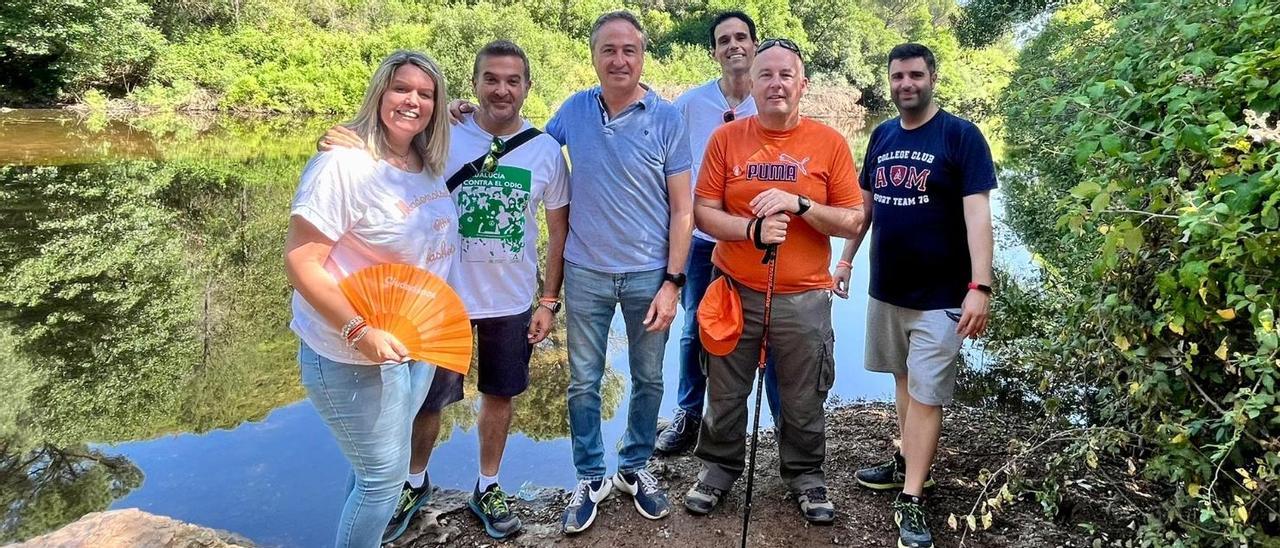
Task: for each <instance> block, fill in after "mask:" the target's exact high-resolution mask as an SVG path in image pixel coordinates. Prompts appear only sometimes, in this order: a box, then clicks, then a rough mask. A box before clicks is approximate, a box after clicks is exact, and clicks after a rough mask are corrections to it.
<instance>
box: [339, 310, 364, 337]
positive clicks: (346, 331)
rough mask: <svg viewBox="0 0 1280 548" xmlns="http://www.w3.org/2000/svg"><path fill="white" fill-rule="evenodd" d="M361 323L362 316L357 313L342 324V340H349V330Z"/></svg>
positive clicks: (362, 321) (362, 320)
mask: <svg viewBox="0 0 1280 548" xmlns="http://www.w3.org/2000/svg"><path fill="white" fill-rule="evenodd" d="M362 323H364V317H362V316H359V315H357V316H356V317H354V318H351V319H350V320H349V321H347V324H346V325H344V326H342V340H350V339H351V332H352V331H355V329H356V328H357V327H360V324H362Z"/></svg>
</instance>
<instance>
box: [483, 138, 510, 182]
mask: <svg viewBox="0 0 1280 548" xmlns="http://www.w3.org/2000/svg"><path fill="white" fill-rule="evenodd" d="M505 150H507V143H506V141H503V140H502V139H499V138H497V137H494V138H493V141H492V142H490V143H489V153H488V154H486V155H485V156H484V167H483V168H482V169H481V171H480V172H481V173H493V172H494V170H496V169H498V155H499V154H502V152H503V151H505Z"/></svg>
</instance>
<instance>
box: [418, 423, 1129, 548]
mask: <svg viewBox="0 0 1280 548" xmlns="http://www.w3.org/2000/svg"><path fill="white" fill-rule="evenodd" d="M893 417H894V415H893V409H892V406H891V405H889V404H882V403H855V404H849V405H844V406H839V407H838V408H835V409H832V410H831V411H830V412H829V414H828V422H827V431H828V441H827V455H828V458H827V467H826V469H827V481H828V487H829V490H830V496H831V498H832V500H833V502H835V504H836V509H837V518H836V522H835V524H833V525H830V526H810V525H808V524H806V523H805V522H804V520H803V519H801V517H800V514H799V510H798V508H797V506H796V504H795V502H794V500H793V499H792V498H790V497H789V496H788V495H787V492H786V487H785V486H784V485H783V483H782V481H781V479H780V478H779V476H778V471H777V466H778V461H777V450H776V448H777V445H776V440H775V439H774V437H773V433H772V431H764V432H762V435H761V442H760V450H759V459H760V460H759V465H758V468H757V476H756V485H755V494H754V495H753V498H752V517H751V526H750V533H749V539H748V540H749V541H750V544H751V545H752V546H760V547H766V546H810V545H824V546H825V545H839V546H865V547H883V546H893V545H895V541H896V531H897V528H896V526H895V525H894V523H893V512H892V510H891V509H890V503H891V502H892V501H893V497H894V494H892V493H876V492H871V491H868V490H865V489H861V488H859V487H857V486H856V485H855V484H854V481H853V471H854V469H855V468H857V467H859V466H863V465H866V464H867V463H872V462H876V461H878V460H881V459H883V458H884V457H885V456H886V455H888V454H890V451H891V449H890V446H891V441H890V436H891V433H892V432H894V431H895V430H896V428H895V427H894V418H893ZM1038 427H1039V425H1038V424H1035V421H1034V418H1031V417H1023V418H1020V419H1014V418H1011V417H1008V416H1004V415H1000V414H997V413H992V412H987V411H983V410H978V409H972V408H964V407H960V406H957V407H956V408H950V409H948V414H947V418H946V419H945V422H944V424H943V438H942V443H941V448H940V449H939V454H938V460H937V464H936V465H935V467H934V471H933V473H934V477H935V478H936V479H937V480H938V486H937V487H936V488H934V489H933V490H931V492H930V493H929V496H930V498H929V501H930V503H929V508H928V509H929V522H930V524H931V526H932V528H933V531H934V535H935V538H936V539H937V545H938V546H940V547H953V546H999V547H1004V546H1019V547H1021V546H1089V547H1095V546H1103V545H1108V546H1110V545H1121V543H1122V542H1123V541H1124V539H1126V538H1127V536H1128V534H1129V527H1130V525H1129V524H1130V523H1131V522H1132V521H1133V520H1134V519H1135V516H1136V515H1137V512H1138V510H1137V509H1136V508H1134V507H1133V506H1132V505H1131V504H1129V503H1128V502H1127V500H1128V499H1126V498H1125V495H1124V494H1122V493H1120V492H1118V491H1116V490H1115V489H1113V488H1111V487H1106V486H1103V487H1098V486H1092V485H1090V484H1088V483H1084V482H1080V483H1077V484H1075V485H1074V487H1073V488H1071V489H1068V490H1067V491H1066V493H1065V495H1064V502H1063V507H1064V508H1068V509H1069V511H1066V512H1062V513H1060V515H1059V517H1058V518H1056V519H1051V518H1047V517H1045V515H1044V513H1043V511H1042V510H1041V508H1040V505H1039V503H1037V502H1036V501H1035V500H1034V498H1033V497H1031V496H1029V495H1022V496H1018V497H1016V498H1015V500H1014V501H1013V502H1012V503H1010V504H1006V505H1004V506H1003V508H1002V510H1000V511H999V512H996V513H994V515H993V519H992V523H991V526H990V528H988V529H985V530H983V529H982V522H981V520H980V519H979V520H977V528H978V530H977V531H973V532H967V533H964V534H962V531H963V530H964V529H966V526H965V519H964V516H965V515H966V514H969V513H970V511H971V509H972V508H973V507H974V505H975V502H976V501H978V500H981V499H985V498H990V497H992V496H993V495H994V493H992V492H990V491H984V486H983V485H982V483H980V482H979V481H978V480H979V478H980V477H982V476H984V475H985V474H986V473H988V471H995V470H998V469H1000V467H1001V466H1003V465H1004V464H1005V463H1006V462H1008V461H1009V460H1010V458H1011V457H1012V456H1013V455H1014V453H1012V452H1011V450H1010V447H1011V445H1014V444H1011V443H1010V440H1011V439H1018V440H1024V441H1026V440H1029V439H1034V437H1035V436H1036V435H1037V428H1038ZM1020 462H1021V465H1022V466H1023V468H1024V469H1034V468H1035V466H1036V463H1037V461H1036V458H1035V457H1032V458H1031V459H1029V460H1024V461H1020ZM649 466H650V469H651V470H652V471H653V472H654V474H655V475H656V476H657V477H658V478H659V480H661V481H662V484H663V487H665V488H666V489H668V492H669V494H670V498H671V502H672V505H673V507H672V512H671V515H669V516H668V517H667V518H665V519H662V520H658V521H650V520H647V519H644V518H642V517H641V516H640V515H639V514H638V513H636V511H635V508H634V506H633V505H632V503H631V499H630V498H629V497H628V496H627V495H625V494H622V493H618V492H617V491H616V490H615V491H614V494H612V495H610V497H609V498H608V499H606V500H605V502H603V503H602V504H601V514H600V516H599V517H597V519H596V522H595V524H594V525H593V526H592V528H591V529H590V530H588V531H587V532H585V533H582V534H580V535H576V536H573V537H567V536H564V535H562V534H561V533H560V531H559V527H558V523H559V519H560V512H561V511H562V509H563V507H564V504H565V502H566V501H567V500H568V494H567V493H565V492H564V491H562V490H558V489H555V490H545V491H544V492H543V493H542V494H541V495H540V496H539V497H538V498H537V499H536V500H534V501H528V502H527V501H523V500H514V501H513V505H514V508H515V509H516V512H517V513H518V514H519V515H520V517H521V519H522V520H523V522H524V525H525V527H524V531H523V532H522V533H521V534H520V535H518V536H516V537H514V538H511V539H507V540H505V541H502V542H496V541H494V540H493V539H491V538H489V537H488V536H486V535H485V533H484V532H483V530H482V528H481V526H480V522H479V520H478V519H476V518H475V516H473V515H471V513H470V511H469V510H467V509H466V505H465V501H466V495H465V494H463V493H460V492H448V491H441V492H437V493H436V495H435V497H434V499H433V500H432V502H431V503H430V504H429V505H428V506H427V507H426V508H424V509H423V511H422V514H421V515H420V517H419V518H418V519H417V520H416V522H415V523H414V524H412V525H411V526H410V529H409V531H408V532H407V533H406V534H405V536H404V537H402V539H401V540H399V541H397V542H396V543H395V545H394V546H395V548H419V547H433V546H484V547H496V546H549V545H562V546H618V547H638V546H697V547H702V546H736V545H738V544H739V543H740V533H741V527H742V513H741V510H742V507H741V504H742V502H743V495H744V487H745V483H746V482H745V481H739V482H738V485H737V486H736V488H735V489H734V491H733V492H732V493H730V494H729V495H728V497H727V499H726V500H725V501H724V502H723V504H722V506H721V507H720V508H719V509H717V510H716V511H715V512H714V513H713V514H712V515H710V516H706V517H697V516H693V515H690V514H688V513H686V512H685V511H684V508H683V501H684V492H685V491H686V490H687V489H688V488H689V487H690V485H691V484H692V481H693V478H694V477H695V476H696V474H697V470H698V464H697V461H696V459H694V458H693V456H692V455H690V454H688V453H685V454H680V455H669V456H661V457H655V458H654V459H653V460H652V461H651V462H650V465H649ZM1002 483H1003V482H1002V480H997V482H993V484H992V486H991V489H992V490H994V489H999V487H1000V485H1002ZM952 514H954V515H956V516H958V517H959V519H958V520H957V521H958V525H959V529H960V530H953V529H951V528H950V527H949V526H948V525H947V521H948V518H949V517H950V516H951V515H952Z"/></svg>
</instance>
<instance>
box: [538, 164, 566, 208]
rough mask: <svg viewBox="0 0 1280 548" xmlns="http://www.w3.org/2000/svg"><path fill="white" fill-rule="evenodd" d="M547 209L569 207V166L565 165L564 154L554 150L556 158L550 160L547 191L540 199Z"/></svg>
mask: <svg viewBox="0 0 1280 548" xmlns="http://www.w3.org/2000/svg"><path fill="white" fill-rule="evenodd" d="M542 203H543V206H544V207H546V208H547V209H560V208H562V207H564V206H567V205H569V165H568V164H567V163H565V160H564V152H563V151H561V150H556V157H555V158H554V159H552V160H551V178H550V179H548V180H547V191H546V194H545V195H544V196H543V199H542Z"/></svg>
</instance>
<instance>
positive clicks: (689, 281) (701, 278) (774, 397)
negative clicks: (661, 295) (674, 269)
mask: <svg viewBox="0 0 1280 548" xmlns="http://www.w3.org/2000/svg"><path fill="white" fill-rule="evenodd" d="M715 248H716V243H715V242H709V241H707V240H704V239H702V238H698V237H696V236H695V237H694V238H693V243H692V245H690V246H689V265H688V266H687V267H685V275H686V279H685V284H684V291H683V292H681V294H680V304H681V306H682V307H683V308H684V332H683V333H681V335H680V387H679V391H678V392H677V393H676V405H679V406H680V409H683V410H684V411H685V412H686V413H690V414H693V415H694V416H697V417H701V416H702V402H703V401H704V400H705V399H706V398H705V396H706V392H707V375H706V374H705V373H703V372H702V364H701V354H702V341H701V340H699V339H698V303H701V302H702V297H703V296H704V295H706V294H707V287H708V286H710V285H711V282H712V280H711V270H712V265H711V252H712V251H713V250H715ZM764 393H765V397H767V398H768V400H769V414H771V415H773V418H774V422H777V419H778V410H779V409H781V408H782V407H781V405H782V404H781V402H779V401H778V369H777V368H776V367H774V366H773V352H769V355H768V356H767V361H766V362H765V369H764Z"/></svg>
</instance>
